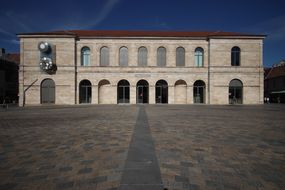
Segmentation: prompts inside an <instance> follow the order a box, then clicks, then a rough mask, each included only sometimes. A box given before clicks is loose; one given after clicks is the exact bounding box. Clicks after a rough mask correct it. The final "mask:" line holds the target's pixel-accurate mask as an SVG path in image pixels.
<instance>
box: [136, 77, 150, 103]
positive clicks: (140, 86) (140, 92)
mask: <svg viewBox="0 0 285 190" xmlns="http://www.w3.org/2000/svg"><path fill="white" fill-rule="evenodd" d="M148 87H149V85H148V82H147V81H146V80H140V81H138V82H137V103H138V104H147V103H148Z"/></svg>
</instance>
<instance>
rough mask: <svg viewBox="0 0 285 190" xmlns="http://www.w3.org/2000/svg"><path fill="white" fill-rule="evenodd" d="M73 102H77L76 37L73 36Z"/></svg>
mask: <svg viewBox="0 0 285 190" xmlns="http://www.w3.org/2000/svg"><path fill="white" fill-rule="evenodd" d="M74 93H75V94H74V98H75V99H74V103H75V104H77V39H76V37H75V38H74Z"/></svg>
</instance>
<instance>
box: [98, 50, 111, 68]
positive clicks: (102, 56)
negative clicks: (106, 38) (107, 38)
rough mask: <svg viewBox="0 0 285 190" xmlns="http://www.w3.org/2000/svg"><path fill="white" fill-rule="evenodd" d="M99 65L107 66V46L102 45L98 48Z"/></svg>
mask: <svg viewBox="0 0 285 190" xmlns="http://www.w3.org/2000/svg"><path fill="white" fill-rule="evenodd" d="M100 66H109V48H108V47H102V48H101V49H100Z"/></svg>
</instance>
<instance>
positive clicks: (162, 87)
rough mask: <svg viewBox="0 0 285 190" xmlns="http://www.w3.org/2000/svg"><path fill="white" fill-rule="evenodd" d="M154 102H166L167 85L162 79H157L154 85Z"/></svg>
mask: <svg viewBox="0 0 285 190" xmlns="http://www.w3.org/2000/svg"><path fill="white" fill-rule="evenodd" d="M155 103H161V104H167V103H168V85H167V82H166V81H164V80H159V81H157V83H156V85H155Z"/></svg>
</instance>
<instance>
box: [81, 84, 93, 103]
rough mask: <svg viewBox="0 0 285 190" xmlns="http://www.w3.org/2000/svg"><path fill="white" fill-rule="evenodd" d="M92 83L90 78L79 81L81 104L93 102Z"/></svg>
mask: <svg viewBox="0 0 285 190" xmlns="http://www.w3.org/2000/svg"><path fill="white" fill-rule="evenodd" d="M91 98H92V84H91V82H90V81H89V80H82V81H81V82H80V83H79V104H83V103H91Z"/></svg>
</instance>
